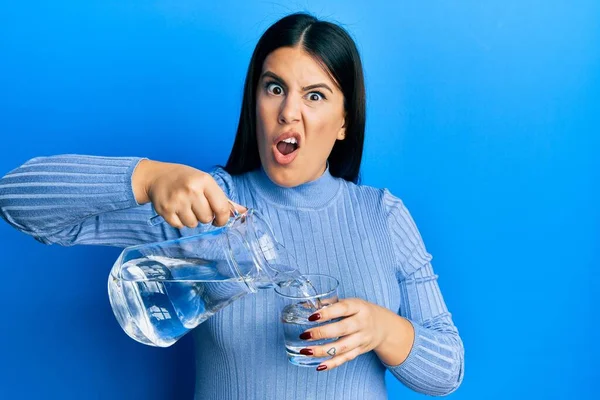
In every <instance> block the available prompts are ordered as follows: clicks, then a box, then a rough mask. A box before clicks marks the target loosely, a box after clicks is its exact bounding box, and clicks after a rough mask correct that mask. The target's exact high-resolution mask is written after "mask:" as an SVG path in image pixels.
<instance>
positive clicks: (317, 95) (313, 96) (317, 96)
mask: <svg viewBox="0 0 600 400" xmlns="http://www.w3.org/2000/svg"><path fill="white" fill-rule="evenodd" d="M308 99H309V100H310V101H321V100H323V99H325V96H323V93H321V92H310V93H309V94H308Z"/></svg>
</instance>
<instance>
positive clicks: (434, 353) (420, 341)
mask: <svg viewBox="0 0 600 400" xmlns="http://www.w3.org/2000/svg"><path fill="white" fill-rule="evenodd" d="M385 205H386V207H387V208H388V210H389V218H388V222H389V229H390V235H391V237H392V241H393V243H394V247H395V248H394V253H395V255H396V259H397V262H398V264H399V271H400V272H399V273H398V281H399V285H400V310H399V313H398V314H399V316H400V317H401V318H402V320H401V318H400V317H398V318H393V319H392V318H391V317H390V321H392V323H390V325H389V326H391V327H397V331H393V330H391V331H389V333H388V335H387V340H386V341H384V342H383V345H382V347H380V348H379V349H378V350H376V352H377V353H378V354H379V355H380V357H381V359H382V362H383V363H384V365H386V367H387V368H388V369H389V370H390V372H391V373H392V374H393V375H394V376H395V377H396V378H398V379H399V380H400V381H401V382H402V383H404V384H405V385H406V386H407V387H410V388H411V389H413V390H415V391H417V392H421V393H426V394H429V395H446V394H449V393H451V392H453V391H454V390H456V389H457V388H458V387H459V386H460V384H461V382H462V379H463V375H464V347H463V343H462V340H461V338H460V336H459V334H458V330H457V328H456V326H455V325H454V323H453V322H452V317H451V314H450V313H449V312H448V309H447V308H446V304H445V302H444V299H443V297H442V293H441V291H440V288H439V285H438V282H437V275H435V274H434V271H433V268H432V266H431V263H430V261H431V258H432V257H431V255H430V254H428V253H427V251H426V250H425V245H424V244H423V240H422V238H421V236H420V234H419V232H418V230H417V227H416V225H415V223H414V221H413V219H412V217H411V216H410V214H409V212H408V210H407V209H406V207H405V206H404V204H402V202H401V201H400V200H399V199H397V198H395V197H394V196H392V195H390V194H389V193H386V197H385ZM407 321H408V322H409V323H410V324H411V325H412V329H411V327H408V325H407V324H406V322H407ZM407 337H408V338H411V339H412V338H413V337H414V341H413V343H412V347H411V348H410V351H409V352H408V355H406V340H405V339H406V338H407ZM396 350H397V354H394V351H396ZM398 359H400V360H401V363H400V364H399V365H396V363H391V364H392V365H390V364H388V363H386V361H388V362H391V361H393V360H398Z"/></svg>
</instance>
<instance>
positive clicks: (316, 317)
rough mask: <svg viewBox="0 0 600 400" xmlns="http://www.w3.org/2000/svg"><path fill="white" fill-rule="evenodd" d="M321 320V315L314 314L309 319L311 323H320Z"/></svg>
mask: <svg viewBox="0 0 600 400" xmlns="http://www.w3.org/2000/svg"><path fill="white" fill-rule="evenodd" d="M320 319H321V314H319V313H316V314H313V315H311V316H310V317H308V320H309V321H318V320H320Z"/></svg>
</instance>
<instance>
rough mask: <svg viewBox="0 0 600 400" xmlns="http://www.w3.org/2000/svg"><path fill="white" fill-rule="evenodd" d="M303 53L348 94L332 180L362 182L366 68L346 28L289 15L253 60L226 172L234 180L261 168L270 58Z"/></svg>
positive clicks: (265, 36)
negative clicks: (292, 50)
mask: <svg viewBox="0 0 600 400" xmlns="http://www.w3.org/2000/svg"><path fill="white" fill-rule="evenodd" d="M298 45H300V46H302V48H303V49H304V50H305V51H306V52H307V53H309V54H310V55H312V56H313V57H314V58H315V60H317V62H319V63H320V64H321V65H323V66H324V67H325V68H326V70H327V71H328V73H329V74H330V75H331V76H332V78H333V79H334V81H335V82H337V84H338V85H339V87H340V89H341V91H342V93H343V95H344V109H345V111H346V120H345V128H346V137H345V139H344V140H337V141H336V143H335V145H334V146H333V149H332V150H331V154H330V155H329V158H328V161H329V171H330V172H331V174H332V175H333V176H336V177H340V178H343V179H345V180H347V181H350V182H354V183H357V181H358V174H359V171H360V162H361V159H362V152H363V144H364V137H365V119H366V105H365V103H366V100H365V98H366V96H365V83H364V77H363V69H362V63H361V60H360V55H359V53H358V49H357V48H356V44H355V43H354V41H353V40H352V38H351V37H350V35H349V34H348V32H346V30H344V29H343V28H342V27H340V26H338V25H336V24H333V23H331V22H325V21H320V20H318V19H317V18H315V17H313V16H312V15H309V14H305V13H297V14H291V15H288V16H286V17H284V18H282V19H280V20H279V21H277V22H276V23H275V24H273V25H271V27H269V29H267V30H266V31H265V33H264V34H263V35H262V37H261V38H260V40H259V41H258V44H257V45H256V48H255V49H254V53H253V54H252V59H251V60H250V65H249V67H248V73H247V75H246V83H245V85H244V97H243V100H242V109H241V112H240V120H239V123H238V128H237V134H236V137H235V141H234V143H233V148H232V149H231V154H230V155H229V160H227V165H226V166H225V170H226V171H227V172H229V173H230V174H232V175H239V174H243V173H245V172H248V171H252V170H254V169H256V168H258V167H260V157H259V153H258V143H257V141H256V90H257V86H258V81H259V79H260V74H261V72H262V67H263V63H264V61H265V59H266V58H267V56H268V55H269V54H270V53H271V52H273V51H275V50H277V49H278V48H280V47H295V46H298Z"/></svg>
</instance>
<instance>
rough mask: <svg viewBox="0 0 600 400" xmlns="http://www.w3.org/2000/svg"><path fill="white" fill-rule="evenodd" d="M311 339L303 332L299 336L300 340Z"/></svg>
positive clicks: (308, 334)
mask: <svg viewBox="0 0 600 400" xmlns="http://www.w3.org/2000/svg"><path fill="white" fill-rule="evenodd" d="M311 337H312V335H311V334H310V332H303V333H301V334H300V339H302V340H308V339H310V338H311Z"/></svg>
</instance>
